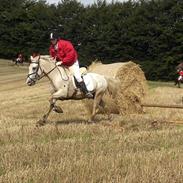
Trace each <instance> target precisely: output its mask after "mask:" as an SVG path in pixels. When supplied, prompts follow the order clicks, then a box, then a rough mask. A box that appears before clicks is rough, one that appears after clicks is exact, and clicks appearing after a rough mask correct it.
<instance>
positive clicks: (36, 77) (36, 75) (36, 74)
mask: <svg viewBox="0 0 183 183" xmlns="http://www.w3.org/2000/svg"><path fill="white" fill-rule="evenodd" d="M39 60H40V56H39V58H38V60H37V61H35V62H31V63H30V64H38V67H37V69H36V71H35V72H33V73H31V74H28V75H27V78H29V79H30V80H31V81H32V82H34V83H35V82H36V81H37V80H40V79H42V78H43V77H44V76H48V75H49V74H50V73H51V72H52V71H53V70H54V69H55V68H56V67H57V65H56V64H55V67H54V68H53V69H51V70H50V71H48V72H47V73H45V72H44V70H43V69H41V67H40V62H39ZM39 69H40V70H41V75H39V74H38V71H39ZM33 74H35V78H34V79H32V78H31V77H30V76H31V75H33Z"/></svg>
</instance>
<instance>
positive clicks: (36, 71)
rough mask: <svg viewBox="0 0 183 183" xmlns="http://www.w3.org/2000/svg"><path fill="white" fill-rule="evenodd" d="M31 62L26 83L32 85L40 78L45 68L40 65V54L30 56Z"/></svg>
mask: <svg viewBox="0 0 183 183" xmlns="http://www.w3.org/2000/svg"><path fill="white" fill-rule="evenodd" d="M30 60H31V63H30V65H29V74H28V76H27V80H26V83H27V85H29V86H32V85H34V84H35V83H36V81H37V80H39V79H40V77H41V75H42V74H43V70H42V69H41V67H40V55H38V56H35V57H32V56H31V57H30Z"/></svg>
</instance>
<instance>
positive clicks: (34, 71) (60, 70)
mask: <svg viewBox="0 0 183 183" xmlns="http://www.w3.org/2000/svg"><path fill="white" fill-rule="evenodd" d="M44 76H46V77H47V78H48V79H49V80H50V83H51V86H52V88H53V92H51V94H52V95H51V99H50V107H49V110H48V112H47V113H46V114H45V115H44V116H43V118H42V119H41V120H39V121H38V124H39V125H43V124H45V123H46V121H47V118H48V116H49V114H50V112H51V111H52V110H54V111H56V112H59V113H63V110H62V109H61V108H60V107H58V106H56V105H55V103H56V101H57V100H68V99H74V100H80V99H84V98H85V95H84V94H83V93H82V92H81V91H80V89H78V88H77V82H75V79H74V76H73V75H72V73H70V72H69V70H68V69H67V68H66V67H64V66H57V65H56V62H55V60H53V59H52V58H50V57H49V56H36V57H34V58H33V57H31V64H30V66H29V74H28V76H27V80H26V83H27V85H29V86H32V85H34V84H35V83H36V81H37V80H40V79H41V78H43V77H44ZM83 79H84V81H85V83H86V86H87V89H88V90H89V91H91V92H92V93H93V95H94V98H93V99H94V102H93V111H92V115H91V117H90V119H89V120H90V121H93V120H94V117H95V115H96V112H97V110H98V107H99V106H103V101H102V97H103V95H104V93H105V92H106V91H109V93H110V94H114V93H115V91H116V88H115V82H114V80H113V79H112V78H107V77H104V76H103V75H99V74H96V73H87V74H84V75H83Z"/></svg>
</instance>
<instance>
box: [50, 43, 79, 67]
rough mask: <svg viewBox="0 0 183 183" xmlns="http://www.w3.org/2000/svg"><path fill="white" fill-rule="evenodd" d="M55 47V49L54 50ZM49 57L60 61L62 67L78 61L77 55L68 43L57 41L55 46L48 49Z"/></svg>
mask: <svg viewBox="0 0 183 183" xmlns="http://www.w3.org/2000/svg"><path fill="white" fill-rule="evenodd" d="M55 47H56V49H55ZM49 52H50V56H52V57H54V58H56V59H58V60H61V61H62V63H63V65H66V66H71V65H73V64H74V62H75V61H76V60H77V59H78V54H77V52H76V50H75V49H74V47H73V45H72V44H71V42H69V41H65V40H59V41H58V42H57V44H56V45H55V46H54V45H51V46H50V48H49Z"/></svg>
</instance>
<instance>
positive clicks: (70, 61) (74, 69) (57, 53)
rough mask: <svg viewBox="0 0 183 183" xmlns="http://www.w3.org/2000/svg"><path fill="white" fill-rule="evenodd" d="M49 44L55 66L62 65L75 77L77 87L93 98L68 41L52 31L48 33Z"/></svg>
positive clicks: (76, 55) (73, 49)
mask: <svg viewBox="0 0 183 183" xmlns="http://www.w3.org/2000/svg"><path fill="white" fill-rule="evenodd" d="M50 41H51V45H50V48H49V52H50V56H51V57H53V58H54V59H55V60H56V61H57V63H56V64H57V66H60V65H62V66H64V67H67V68H68V69H69V71H70V72H71V73H72V74H73V75H74V77H75V78H76V80H77V82H78V85H79V88H80V89H81V91H82V92H83V93H84V94H85V96H86V97H87V98H93V94H92V93H91V92H89V91H88V89H87V88H86V85H85V82H84V80H83V79H82V78H81V74H80V70H79V61H78V54H77V52H76V50H75V48H74V46H73V45H72V43H71V42H70V41H67V40H63V39H60V38H59V36H58V35H57V34H56V33H54V32H52V33H51V34H50Z"/></svg>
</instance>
